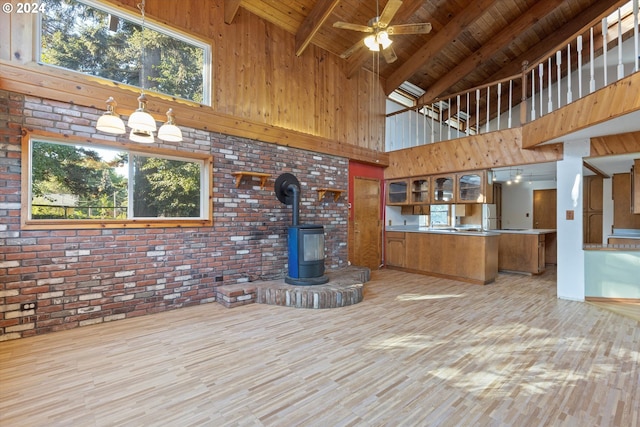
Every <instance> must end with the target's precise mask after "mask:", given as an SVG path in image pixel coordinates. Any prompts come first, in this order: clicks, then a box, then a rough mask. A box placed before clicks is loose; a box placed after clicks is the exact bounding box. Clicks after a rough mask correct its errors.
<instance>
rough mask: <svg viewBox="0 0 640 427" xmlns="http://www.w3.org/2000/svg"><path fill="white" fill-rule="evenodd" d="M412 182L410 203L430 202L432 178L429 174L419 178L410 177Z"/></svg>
mask: <svg viewBox="0 0 640 427" xmlns="http://www.w3.org/2000/svg"><path fill="white" fill-rule="evenodd" d="M409 182H410V185H409V187H410V189H411V193H410V203H411V204H423V203H429V202H430V193H429V189H430V187H431V180H430V179H429V177H428V176H421V177H418V178H411V179H409Z"/></svg>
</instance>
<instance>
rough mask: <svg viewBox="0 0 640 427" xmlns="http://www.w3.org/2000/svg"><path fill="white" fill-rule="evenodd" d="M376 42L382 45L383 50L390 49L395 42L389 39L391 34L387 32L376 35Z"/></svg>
mask: <svg viewBox="0 0 640 427" xmlns="http://www.w3.org/2000/svg"><path fill="white" fill-rule="evenodd" d="M376 41H377V42H378V44H380V45H382V49H386V48H388V47H389V46H391V43H393V40H391V39H390V38H389V33H387V32H386V31H380V32H379V33H378V35H376Z"/></svg>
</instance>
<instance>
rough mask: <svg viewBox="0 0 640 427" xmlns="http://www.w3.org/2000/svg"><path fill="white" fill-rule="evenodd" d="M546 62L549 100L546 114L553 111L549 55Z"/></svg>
mask: <svg viewBox="0 0 640 427" xmlns="http://www.w3.org/2000/svg"><path fill="white" fill-rule="evenodd" d="M548 63H549V67H548V68H549V69H548V72H549V76H548V77H547V85H548V87H547V93H549V102H548V104H547V114H549V113H551V112H552V111H553V101H552V100H551V96H552V95H551V57H549V61H548Z"/></svg>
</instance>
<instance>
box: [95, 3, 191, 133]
mask: <svg viewBox="0 0 640 427" xmlns="http://www.w3.org/2000/svg"><path fill="white" fill-rule="evenodd" d="M145 2H146V0H142V2H141V3H139V4H138V9H139V10H140V13H141V15H142V25H141V28H142V31H141V33H140V78H141V82H140V88H141V90H140V96H139V97H138V109H137V110H136V111H134V112H133V114H131V116H129V121H128V123H127V125H128V126H129V128H130V129H131V132H130V133H129V139H130V140H131V141H134V142H141V143H152V142H154V137H153V133H154V132H155V131H156V130H157V129H158V127H157V125H156V120H155V119H154V118H153V116H152V115H151V114H149V113H148V112H147V97H146V95H145V94H144V87H145V81H146V76H145V73H144V70H145V66H144V61H145V49H144V29H145ZM116 105H117V104H116V101H115V100H114V99H113V97H109V99H107V111H106V112H105V113H104V114H103V115H102V116H100V118H99V119H98V122H97V123H96V129H97V130H99V131H101V132H106V133H111V134H115V135H121V134H124V133H125V132H126V130H125V127H124V123H123V122H122V119H121V118H120V117H119V116H118V115H117V114H116V113H115V107H116ZM174 117H175V115H174V114H173V109H171V108H170V109H169V111H167V123H165V124H164V125H162V126H161V127H160V131H159V132H158V138H160V139H161V140H163V141H171V142H180V141H182V132H181V131H180V129H179V128H178V127H177V126H176V125H175V121H174Z"/></svg>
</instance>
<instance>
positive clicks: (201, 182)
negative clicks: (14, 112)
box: [22, 134, 212, 228]
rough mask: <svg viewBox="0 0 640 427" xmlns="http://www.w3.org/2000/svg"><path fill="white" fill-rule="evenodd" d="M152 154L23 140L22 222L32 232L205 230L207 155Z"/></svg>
mask: <svg viewBox="0 0 640 427" xmlns="http://www.w3.org/2000/svg"><path fill="white" fill-rule="evenodd" d="M103 144H104V145H103ZM132 147H133V146H132ZM153 150H154V153H151V152H150V151H147V150H145V149H144V148H142V149H141V148H140V147H139V146H136V147H135V149H133V148H129V147H122V146H121V145H120V146H115V145H113V146H112V145H110V143H109V142H104V143H100V144H93V143H91V144H89V143H86V142H82V141H81V140H78V141H77V142H74V141H67V140H65V141H59V140H56V139H53V138H49V137H41V136H39V135H37V134H31V135H27V136H25V141H24V142H23V153H24V154H23V156H26V158H25V157H23V162H24V164H25V165H28V169H26V170H28V179H26V180H25V181H26V182H25V181H23V186H24V185H26V188H23V193H22V194H27V195H28V208H27V209H23V212H22V216H23V223H24V224H25V226H26V227H28V226H34V228H43V227H38V226H45V225H46V227H49V226H51V225H52V224H53V225H60V226H61V227H60V228H64V227H66V228H76V227H78V228H90V227H95V226H96V224H100V226H101V227H104V226H112V227H119V226H126V227H132V226H134V227H135V226H136V225H135V224H138V225H139V226H145V227H148V226H177V225H178V223H179V224H180V225H182V224H187V225H188V222H189V221H191V222H193V225H206V224H210V223H211V214H210V208H209V197H208V195H209V194H210V192H211V179H210V175H211V164H212V159H211V156H207V155H196V154H191V153H179V152H174V151H172V150H164V149H158V148H154V149H153ZM25 211H26V212H25Z"/></svg>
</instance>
